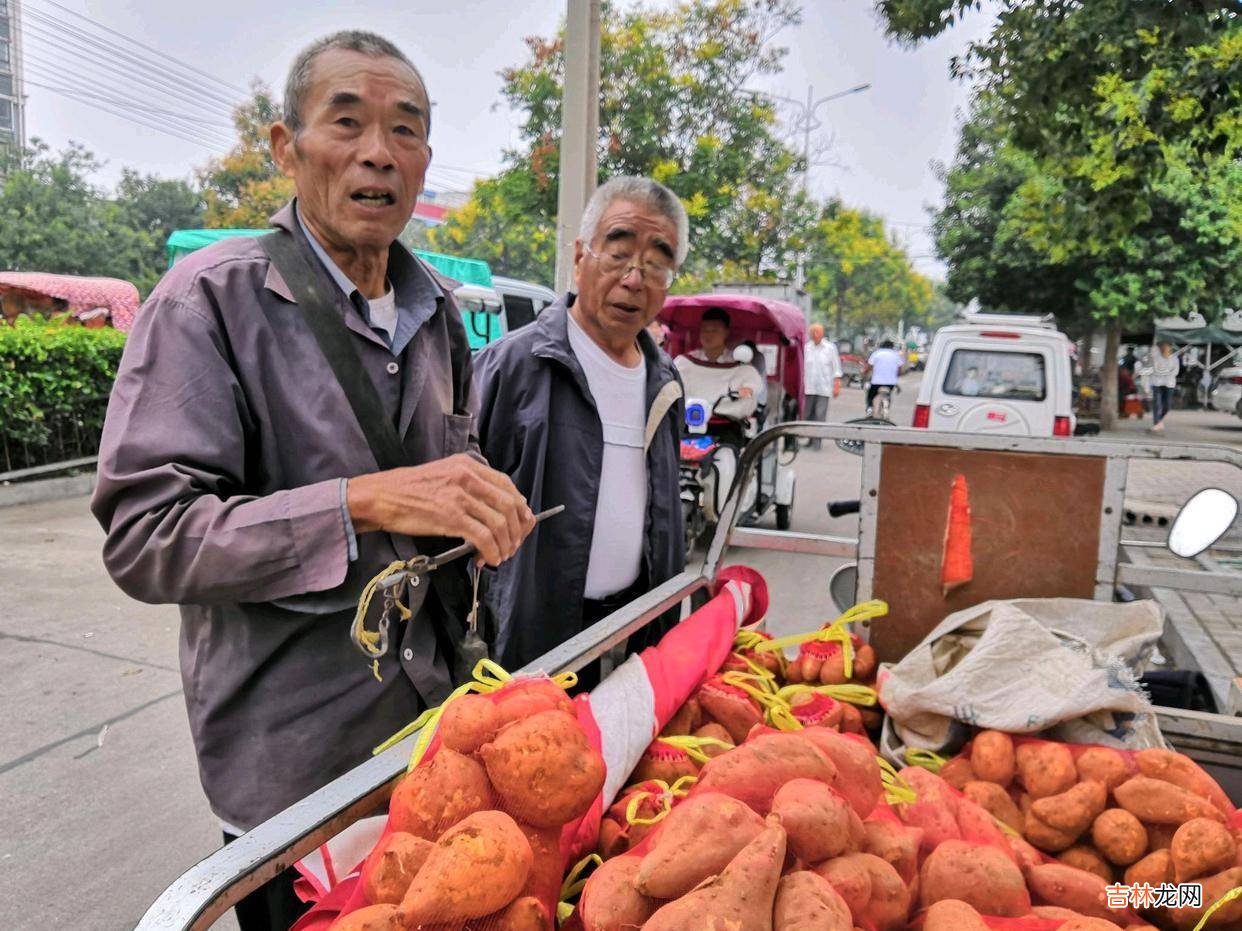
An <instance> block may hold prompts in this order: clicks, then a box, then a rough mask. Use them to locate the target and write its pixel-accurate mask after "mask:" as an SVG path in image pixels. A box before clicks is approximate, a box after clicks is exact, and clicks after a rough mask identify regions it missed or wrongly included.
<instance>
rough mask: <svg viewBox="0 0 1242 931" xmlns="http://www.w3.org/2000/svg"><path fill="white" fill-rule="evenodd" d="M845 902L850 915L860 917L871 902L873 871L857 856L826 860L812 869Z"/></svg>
mask: <svg viewBox="0 0 1242 931" xmlns="http://www.w3.org/2000/svg"><path fill="white" fill-rule="evenodd" d="M811 870H812V872H814V873H818V874H819V875H820V876H822V877H823V878H824V879H826V880H828V884H829V885H831V886H832V888H833V889H835V890H836V891H837V893H838V894H839V895H840V896H841V898H842V899H844V900H845V904H846V905H847V906H849V910H850V914H852V915H855V916H858V915H860V914H862V910H863V909H864V908H866V907H867V903H868V902H870V901H871V871H870V870H868V869H867V866H866V864H865V863H863V862H862V861H861V860H859V859H858V858H857V857H856V856H855V855H853V854H849V855H847V856H844V857H837V858H835V859H833V860H826V861H824V862H823V863H817V864H816V865H815V866H813V867H811Z"/></svg>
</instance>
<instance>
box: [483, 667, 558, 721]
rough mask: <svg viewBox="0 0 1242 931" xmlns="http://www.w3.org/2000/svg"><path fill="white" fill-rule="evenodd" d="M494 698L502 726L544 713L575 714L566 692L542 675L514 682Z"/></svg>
mask: <svg viewBox="0 0 1242 931" xmlns="http://www.w3.org/2000/svg"><path fill="white" fill-rule="evenodd" d="M491 699H492V701H493V702H495V704H496V710H497V711H498V712H499V714H500V726H501V727H504V726H505V725H506V724H510V723H512V722H513V721H520V720H522V719H523V718H529V717H531V716H532V715H536V714H539V713H541V712H544V711H563V712H565V713H566V714H568V715H571V716H572V715H573V714H574V703H573V700H572V699H571V698H570V697H569V696H568V695H566V694H565V690H564V689H563V688H561V687H560V686H559V685H557V684H556V683H555V682H553V681H552V680H551V679H546V678H543V677H541V676H534V677H531V678H523V679H514V680H513V681H511V682H510V683H509V684H508V685H506V686H505V687H504V688H503V689H501V690H500V691H499V692H494V693H492V695H491Z"/></svg>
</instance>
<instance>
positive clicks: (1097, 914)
mask: <svg viewBox="0 0 1242 931" xmlns="http://www.w3.org/2000/svg"><path fill="white" fill-rule="evenodd" d="M1026 882H1027V885H1028V886H1029V888H1030V890H1031V894H1032V896H1034V897H1035V898H1037V899H1038V900H1039V901H1040V902H1043V903H1045V904H1047V905H1059V906H1060V907H1061V908H1068V909H1070V910H1071V911H1075V912H1078V914H1080V915H1085V916H1087V917H1089V918H1103V919H1104V920H1105V921H1113V920H1115V919H1117V918H1119V917H1122V916H1124V915H1125V914H1126V913H1125V910H1124V909H1121V910H1118V911H1114V910H1112V909H1110V908H1109V907H1108V896H1107V895H1106V894H1105V891H1104V889H1105V887H1106V886H1108V882H1107V881H1106V880H1103V879H1101V878H1100V877H1099V876H1096V875H1094V874H1093V873H1088V872H1085V871H1084V870H1080V869H1076V868H1075V867H1072V866H1066V865H1065V864H1064V863H1044V864H1042V865H1040V866H1035V867H1031V869H1029V870H1027V871H1026Z"/></svg>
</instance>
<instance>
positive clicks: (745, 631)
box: [733, 627, 768, 650]
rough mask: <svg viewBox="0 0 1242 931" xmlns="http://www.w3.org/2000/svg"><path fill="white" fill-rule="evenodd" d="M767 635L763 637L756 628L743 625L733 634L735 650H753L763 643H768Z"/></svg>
mask: <svg viewBox="0 0 1242 931" xmlns="http://www.w3.org/2000/svg"><path fill="white" fill-rule="evenodd" d="M767 642H768V638H767V637H761V636H759V634H758V633H756V632H755V631H754V630H751V629H749V628H746V627H743V628H741V629H740V630H739V631H738V632H737V633H736V634H735V635H734V636H733V648H734V649H735V650H753V649H755V648H756V647H758V646H759V645H760V644H761V643H767Z"/></svg>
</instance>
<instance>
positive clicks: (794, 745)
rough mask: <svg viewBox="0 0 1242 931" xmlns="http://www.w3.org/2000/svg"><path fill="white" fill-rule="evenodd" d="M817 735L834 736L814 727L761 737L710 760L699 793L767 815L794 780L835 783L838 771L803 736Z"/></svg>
mask: <svg viewBox="0 0 1242 931" xmlns="http://www.w3.org/2000/svg"><path fill="white" fill-rule="evenodd" d="M816 731H819V732H822V733H824V734H831V733H832V732H831V731H826V730H824V729H823V728H818V727H813V728H809V729H808V730H805V731H798V732H797V733H782V734H758V735H756V736H755V737H752V738H751V739H750V740H748V741H746V742H745V743H744V744H742V745H741V746H739V747H738V748H737V749H735V750H731V751H729V752H728V753H726V754H724V755H723V756H718V757H716V758H715V759H711V760H708V761H707V763H705V764H704V766H703V769H702V770H701V771H700V773H699V781H698V785H697V790H698V791H701V792H723V793H725V794H726V795H731V796H733V797H734V798H736V799H739V800H741V801H743V802H745V803H746V804H747V805H749V806H750V807H751V808H753V809H754V810H755V811H756V812H758V813H759V814H761V815H766V814H767V813H768V811H769V810H770V809H771V807H772V797H773V796H774V795H775V794H776V790H777V789H779V788H780V787H781V786H783V785H784V784H785V783H786V782H788V781H789V780H790V779H799V778H805V779H818V780H820V781H821V782H827V783H832V781H833V779H834V777H835V776H836V774H837V769H836V767H835V766H834V765H833V764H832V762H831V761H830V760H829V759H828V757H826V756H825V755H824V754H823V753H821V752H820V751H819V750H818V749H817V747H816V745H815V744H814V743H812V742H811V741H810V740H809V739H808V738H806V737H804V736H803V735H804V734H810V733H813V732H816Z"/></svg>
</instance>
